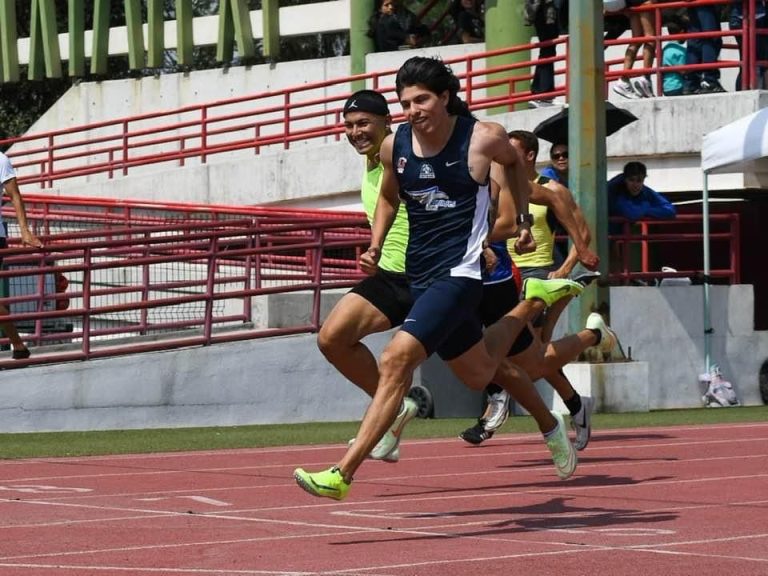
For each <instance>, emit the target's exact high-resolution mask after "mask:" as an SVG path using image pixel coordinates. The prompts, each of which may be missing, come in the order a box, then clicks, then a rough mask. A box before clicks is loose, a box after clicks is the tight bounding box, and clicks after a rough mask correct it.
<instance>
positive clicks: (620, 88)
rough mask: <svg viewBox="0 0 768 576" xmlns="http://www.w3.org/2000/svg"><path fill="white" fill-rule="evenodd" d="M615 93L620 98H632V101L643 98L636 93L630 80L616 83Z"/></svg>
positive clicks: (614, 86)
mask: <svg viewBox="0 0 768 576" xmlns="http://www.w3.org/2000/svg"><path fill="white" fill-rule="evenodd" d="M613 91H614V92H616V94H618V95H619V96H624V98H630V99H632V100H637V99H638V98H640V97H641V96H640V95H639V94H638V93H637V92H635V91H634V89H633V88H632V84H630V83H629V81H628V80H619V81H618V82H616V84H614V85H613Z"/></svg>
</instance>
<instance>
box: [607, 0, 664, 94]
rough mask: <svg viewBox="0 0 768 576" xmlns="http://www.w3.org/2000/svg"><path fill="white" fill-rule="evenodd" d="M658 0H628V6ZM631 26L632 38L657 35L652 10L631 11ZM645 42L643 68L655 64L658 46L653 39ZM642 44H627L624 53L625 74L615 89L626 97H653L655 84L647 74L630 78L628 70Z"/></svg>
mask: <svg viewBox="0 0 768 576" xmlns="http://www.w3.org/2000/svg"><path fill="white" fill-rule="evenodd" d="M655 2H656V0H627V2H626V4H627V8H636V7H638V6H648V5H650V4H654V3H655ZM629 27H630V29H631V30H632V38H633V39H635V38H640V37H643V36H655V35H656V28H655V26H654V12H653V11H652V10H643V11H634V10H633V11H631V12H629ZM642 44H643V68H646V69H648V68H650V67H651V66H653V55H654V52H655V50H656V47H655V45H654V43H653V41H652V40H646V41H645V42H643V43H642ZM639 49H640V44H638V43H637V42H633V43H632V44H630V45H629V46H627V50H626V52H625V53H624V75H623V76H622V77H621V78H620V79H619V81H618V82H617V83H616V84H614V85H613V91H614V92H616V93H617V94H619V95H620V96H624V97H625V98H652V97H653V96H654V94H653V86H651V81H650V79H649V78H648V76H647V73H646V75H645V76H638V77H634V78H632V79H630V77H629V74H628V72H629V71H630V70H632V67H633V66H634V65H635V58H637V51H638V50H639Z"/></svg>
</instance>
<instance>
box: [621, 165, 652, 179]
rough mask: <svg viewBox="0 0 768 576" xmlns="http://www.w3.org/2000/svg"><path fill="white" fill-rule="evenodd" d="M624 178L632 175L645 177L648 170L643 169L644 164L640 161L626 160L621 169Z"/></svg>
mask: <svg viewBox="0 0 768 576" xmlns="http://www.w3.org/2000/svg"><path fill="white" fill-rule="evenodd" d="M623 174H624V178H632V177H633V176H642V177H643V178H645V177H646V176H647V175H648V172H647V171H646V169H645V164H643V163H642V162H627V163H626V164H624V170H623Z"/></svg>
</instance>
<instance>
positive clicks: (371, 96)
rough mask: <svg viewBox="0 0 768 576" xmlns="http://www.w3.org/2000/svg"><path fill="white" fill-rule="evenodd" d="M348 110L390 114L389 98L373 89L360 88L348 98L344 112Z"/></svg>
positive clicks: (380, 114) (382, 114) (383, 114)
mask: <svg viewBox="0 0 768 576" xmlns="http://www.w3.org/2000/svg"><path fill="white" fill-rule="evenodd" d="M347 112H368V113H370V114H377V115H379V116H389V107H388V106H387V100H386V99H385V98H384V96H382V95H381V94H379V93H378V92H375V91H373V90H360V91H359V92H355V93H354V94H352V96H350V97H349V98H347V101H346V102H345V103H344V114H346V113H347Z"/></svg>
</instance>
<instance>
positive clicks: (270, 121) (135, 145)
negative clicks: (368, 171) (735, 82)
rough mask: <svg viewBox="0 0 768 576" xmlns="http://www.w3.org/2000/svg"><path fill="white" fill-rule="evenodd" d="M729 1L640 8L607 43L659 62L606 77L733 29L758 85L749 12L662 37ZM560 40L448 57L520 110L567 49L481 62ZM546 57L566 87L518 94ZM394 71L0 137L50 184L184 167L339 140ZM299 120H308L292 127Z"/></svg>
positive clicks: (32, 177)
mask: <svg viewBox="0 0 768 576" xmlns="http://www.w3.org/2000/svg"><path fill="white" fill-rule="evenodd" d="M726 3H727V1H726V0H696V1H695V2H675V3H666V4H651V5H648V6H641V7H639V8H636V9H633V10H655V11H656V15H657V18H656V32H657V35H656V36H652V37H651V36H649V37H641V38H632V39H625V40H614V41H609V42H607V43H606V45H607V46H613V45H626V44H629V43H640V42H645V41H653V42H655V43H656V47H657V50H656V51H657V55H656V56H657V57H656V59H655V64H654V67H653V68H650V69H644V68H634V69H633V70H632V71H630V72H628V73H625V72H623V71H621V70H613V69H611V67H612V66H615V65H617V64H619V63H620V62H621V61H622V60H618V59H617V60H610V61H608V62H607V63H606V81H607V82H608V81H612V80H615V79H616V78H618V77H619V76H621V75H623V74H626V75H629V76H634V75H641V74H651V73H652V74H655V75H656V76H657V78H658V79H659V81H660V79H661V74H662V73H663V72H665V71H686V70H696V69H707V68H712V64H699V65H694V66H681V67H674V68H663V69H662V68H661V66H660V55H661V54H660V51H661V41H662V39H664V40H666V39H672V38H677V39H682V38H704V37H727V36H734V35H736V34H741V35H742V38H743V39H744V46H745V54H744V62H737V61H720V62H718V63H717V67H720V68H728V67H737V66H741V67H742V74H743V75H744V77H745V80H746V81H749V83H750V84H749V85H752V86H754V85H755V82H754V80H755V78H753V77H752V74H751V71H752V70H754V69H755V54H754V52H755V50H754V36H755V34H757V33H759V31H757V30H755V29H754V27H753V26H752V25H751V24H749V22H750V20H751V19H750V18H749V17H748V16H747V17H745V22H747V25H746V26H745V29H744V30H742V31H741V32H739V31H719V32H702V33H697V34H681V35H676V36H664V37H662V36H661V17H660V11H661V10H662V9H668V8H673V7H678V6H679V7H695V6H697V5H708V4H726ZM754 4H755V0H744V6H745V10H746V12H745V13H746V14H754V9H755V7H754ZM559 44H564V45H566V48H567V37H561V38H559V39H556V40H551V41H547V42H541V43H539V42H537V43H529V44H524V45H520V46H514V47H511V48H505V49H500V50H493V51H485V52H481V53H477V54H470V55H466V56H460V57H456V58H451V59H447V60H446V62H447V63H448V64H451V65H454V66H455V67H457V68H463V69H464V70H465V71H464V72H461V73H458V74H457V76H459V78H460V79H461V80H462V83H463V90H464V94H463V95H464V97H465V100H466V101H467V102H468V104H469V106H470V109H472V110H483V109H488V108H495V107H501V106H504V107H508V108H509V109H514V106H515V105H517V104H522V103H525V102H527V101H529V100H531V99H533V98H542V97H564V96H566V91H567V83H568V80H567V65H566V62H567V55H560V56H555V57H553V58H549V59H541V60H526V61H524V62H520V63H515V64H510V65H503V66H494V67H487V66H486V65H485V63H484V60H485V59H487V58H490V57H493V56H498V55H504V54H511V53H516V52H527V51H529V50H532V49H537V48H540V47H541V46H546V45H559ZM543 62H553V63H555V65H556V66H557V69H556V71H555V72H556V75H557V77H558V78H561V79H562V82H561V83H560V85H559V86H557V88H556V89H555V90H554V91H553V92H551V93H548V94H546V95H542V94H536V95H533V94H531V92H530V91H529V90H524V91H517V92H515V91H514V86H515V84H516V83H517V84H518V85H519V83H520V82H521V81H528V80H530V79H531V77H532V76H531V72H530V68H531V66H534V65H536V64H539V63H543ZM395 72H396V71H395V70H385V71H379V72H372V73H368V74H361V75H357V76H350V77H346V78H340V79H334V80H326V81H322V82H314V83H310V84H305V85H301V86H298V87H293V88H286V89H283V90H277V91H268V92H260V93H257V94H251V95H246V96H240V97H236V98H228V99H223V100H217V101H214V102H209V103H205V104H200V105H190V106H184V107H180V108H176V109H173V110H165V111H158V112H152V113H147V114H140V115H136V116H131V117H128V118H121V119H117V120H109V121H102V122H96V123H92V124H87V125H83V126H78V127H72V128H67V129H61V130H54V131H49V132H44V133H40V134H31V135H25V136H22V137H19V138H14V139H8V140H3V141H0V146H7V145H14V149H12V150H11V156H12V158H13V160H14V164H15V165H16V168H17V170H18V172H19V181H20V183H22V184H27V185H30V184H39V185H41V186H42V187H43V188H51V187H53V186H54V184H56V183H58V182H60V181H62V180H67V179H72V178H84V177H88V176H92V175H96V174H105V175H107V177H108V178H112V177H114V174H115V172H119V173H121V174H123V175H125V174H129V173H131V172H133V171H135V170H136V169H138V168H141V167H146V166H152V165H155V164H161V163H167V162H173V163H175V164H178V165H184V164H185V162H187V161H188V160H189V159H196V160H197V161H199V162H201V163H205V162H207V161H208V159H209V157H210V156H212V155H215V154H223V153H231V152H235V151H238V150H252V151H253V152H254V153H257V154H258V153H260V152H261V150H262V149H263V148H264V147H268V146H280V147H282V148H289V147H290V146H291V145H292V144H293V143H295V142H304V141H307V140H312V139H317V138H326V139H327V138H331V139H334V140H336V139H338V137H339V135H340V134H341V132H342V131H343V127H342V125H341V123H340V113H341V107H342V105H343V101H344V99H345V98H346V97H347V96H348V95H349V90H351V83H352V82H354V81H359V80H364V81H366V82H368V83H370V84H371V85H372V86H373V87H375V88H376V89H378V90H381V91H382V92H384V94H385V95H386V96H387V97H388V99H389V100H390V101H392V102H394V101H395V100H396V98H395V95H394V88H393V86H392V85H391V78H392V77H393V76H394V74H395ZM502 72H504V73H513V76H514V78H512V79H509V78H502V79H494V80H488V77H489V76H491V75H494V74H498V73H502ZM499 85H509V87H510V89H509V91H508V92H507V94H505V95H501V96H493V97H488V96H485V95H484V94H483V91H484V90H485V89H487V88H490V87H493V86H499ZM334 87H335V88H336V89H337V90H336V94H334V95H331V96H323V97H317V96H316V93H317V91H319V90H323V91H324V92H325V91H327V89H329V88H334ZM318 108H320V110H318ZM396 120H397V118H396ZM299 122H301V123H304V124H306V123H310V124H311V125H309V126H302V127H301V128H295V126H296V125H297V123H299ZM25 147H26V148H25Z"/></svg>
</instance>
